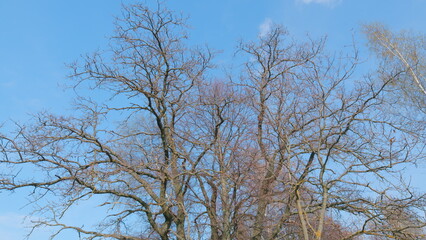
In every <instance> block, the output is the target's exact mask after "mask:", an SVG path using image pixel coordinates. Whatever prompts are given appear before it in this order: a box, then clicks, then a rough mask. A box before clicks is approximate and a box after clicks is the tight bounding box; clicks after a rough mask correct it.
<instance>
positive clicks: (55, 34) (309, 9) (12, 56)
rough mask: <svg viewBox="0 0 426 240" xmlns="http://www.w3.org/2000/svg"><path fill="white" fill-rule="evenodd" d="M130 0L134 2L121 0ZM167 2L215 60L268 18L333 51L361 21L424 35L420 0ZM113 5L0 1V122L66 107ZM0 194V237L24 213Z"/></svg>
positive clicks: (226, 56)
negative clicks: (77, 65) (75, 68)
mask: <svg viewBox="0 0 426 240" xmlns="http://www.w3.org/2000/svg"><path fill="white" fill-rule="evenodd" d="M131 2H136V1H130V0H129V1H124V0H123V1H122V3H125V4H127V3H131ZM147 2H152V0H151V1H149V0H148V1H147ZM168 5H169V6H170V8H171V9H173V10H176V11H178V12H182V13H183V14H184V15H187V16H189V25H190V26H191V29H190V30H189V31H190V34H191V37H192V41H194V42H195V43H198V44H205V43H207V44H208V45H209V46H210V47H212V48H213V49H218V50H223V51H224V53H223V54H222V55H219V57H218V60H217V61H219V62H226V63H228V62H230V61H231V60H232V58H231V55H232V53H233V52H234V50H235V46H236V45H237V42H238V41H239V40H254V39H255V38H256V36H257V35H258V34H259V33H261V31H262V30H265V29H267V28H268V25H269V24H270V23H272V22H275V23H278V24H282V25H284V26H285V27H287V29H288V30H289V31H290V33H292V34H294V35H295V36H296V37H299V38H303V37H304V36H305V34H306V33H310V34H311V35H312V36H314V37H317V36H322V35H327V36H328V39H329V44H330V46H331V47H333V48H336V49H338V48H339V47H342V46H344V45H347V44H351V39H352V35H353V34H355V36H356V38H357V39H358V41H359V42H360V47H364V46H363V45H362V42H363V39H362V38H359V37H360V34H359V27H360V24H362V23H369V22H382V23H384V24H385V25H387V26H389V27H390V28H391V29H395V30H400V29H409V30H413V31H415V32H423V33H426V14H425V12H426V0H403V1H401V0H263V1H260V0H215V1H212V0H174V1H172V0H170V1H169V3H168ZM120 8H121V2H120V1H116V0H73V1H58V0H37V1H29V0H25V1H24V0H13V1H6V0H0V102H1V104H0V122H5V121H9V120H10V119H12V120H17V121H26V120H27V119H28V118H29V116H28V114H31V113H35V112H37V111H41V110H48V111H52V112H55V113H62V112H64V111H66V110H67V109H70V102H71V97H72V92H71V91H64V89H63V88H62V87H61V86H63V85H64V84H66V81H67V80H66V77H65V76H66V75H67V74H68V70H67V68H66V66H65V65H66V64H67V63H71V62H72V61H74V60H77V59H78V58H79V56H80V55H84V54H85V53H90V52H93V51H95V50H97V49H103V48H105V47H106V46H107V44H108V36H110V35H111V34H112V32H113V17H114V16H117V15H119V13H120ZM365 56H366V57H368V55H367V54H366V55H365ZM421 171H423V170H421ZM417 172H420V170H418V171H417ZM414 176H417V177H418V176H420V175H419V173H417V175H414ZM415 178H416V177H415ZM414 182H417V185H419V186H421V184H420V181H414ZM424 190H426V187H425V188H424ZM0 199H1V200H0V236H1V239H4V240H17V239H22V237H21V236H22V234H23V233H24V232H22V228H21V224H20V222H21V221H22V218H23V217H24V216H25V215H26V214H27V213H28V212H29V210H30V209H29V208H24V209H21V207H23V206H24V204H25V202H26V200H25V198H24V195H22V194H18V195H9V194H2V195H1V198H0ZM37 234H38V235H34V237H33V238H30V239H47V238H46V234H45V232H43V231H42V232H40V233H37ZM61 239H66V236H63V237H62V238H61ZM69 239H75V236H74V237H71V236H69Z"/></svg>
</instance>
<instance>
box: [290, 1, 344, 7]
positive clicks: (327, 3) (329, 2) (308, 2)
mask: <svg viewBox="0 0 426 240" xmlns="http://www.w3.org/2000/svg"><path fill="white" fill-rule="evenodd" d="M297 1H298V2H301V3H305V4H310V3H318V4H324V5H329V6H333V5H336V4H338V3H340V2H341V1H342V0H297Z"/></svg>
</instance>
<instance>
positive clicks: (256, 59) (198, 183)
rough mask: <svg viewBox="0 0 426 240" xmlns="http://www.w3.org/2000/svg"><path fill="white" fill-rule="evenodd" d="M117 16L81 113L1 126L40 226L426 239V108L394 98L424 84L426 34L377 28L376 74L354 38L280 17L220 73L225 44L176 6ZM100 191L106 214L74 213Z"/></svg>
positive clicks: (10, 161) (85, 81) (92, 232)
mask: <svg viewBox="0 0 426 240" xmlns="http://www.w3.org/2000/svg"><path fill="white" fill-rule="evenodd" d="M116 27H117V28H116V35H115V36H113V37H112V38H111V48H110V49H107V50H105V51H103V52H98V53H94V54H90V55H87V56H86V57H85V58H82V59H81V60H80V61H79V62H77V63H75V64H73V65H72V66H71V69H72V74H71V76H70V78H71V80H72V83H73V84H74V85H73V86H74V88H75V89H76V91H77V92H78V93H79V94H78V96H77V97H76V110H75V112H74V113H73V114H72V115H71V116H57V115H52V114H49V113H45V112H43V113H39V114H37V115H35V117H34V119H33V121H32V122H31V123H29V124H23V125H19V124H18V125H17V128H16V132H15V133H3V134H2V135H1V136H0V137H1V144H0V150H1V153H2V157H1V158H0V165H1V166H2V168H1V169H2V171H1V175H0V190H2V191H14V190H17V189H21V188H30V189H31V190H32V193H31V194H32V196H33V197H34V200H33V202H32V205H33V206H34V208H35V210H36V212H35V213H36V214H38V215H39V216H42V217H41V218H39V219H37V220H34V227H35V228H37V227H45V226H48V227H51V228H53V229H55V230H56V232H55V234H54V235H53V236H52V237H55V236H56V235H57V234H59V233H60V232H61V231H65V230H73V231H75V232H76V233H77V234H78V236H79V237H80V238H82V239H121V240H130V239H134V240H141V239H163V240H165V239H212V240H215V239H217V240H219V239H253V240H260V239H327V240H333V239H422V238H424V237H425V234H424V231H423V228H424V226H425V220H426V219H425V218H424V215H423V213H424V206H425V205H424V204H425V202H424V195H423V193H416V192H414V191H413V189H412V188H411V187H410V185H409V183H407V182H406V178H405V177H404V173H405V172H404V168H405V167H408V166H410V165H413V164H416V163H417V162H418V161H423V160H424V157H425V156H424V150H423V149H424V145H425V144H424V143H425V126H426V125H425V124H424V112H423V111H422V109H421V108H420V109H419V108H417V110H415V109H414V108H407V105H405V104H403V103H404V102H403V101H402V100H401V101H400V99H398V98H395V96H396V95H398V94H400V93H401V89H402V90H404V91H405V93H407V95H410V94H409V93H408V90H409V91H411V89H414V90H412V91H415V92H416V93H413V94H412V95H416V96H417V95H418V94H417V93H418V92H419V93H420V94H421V93H422V92H424V91H423V90H424V89H423V88H424V85H423V84H424V79H423V75H422V71H423V65H422V64H421V63H422V61H423V58H422V57H423V55H419V54H418V53H420V52H421V51H414V50H413V49H415V50H417V49H423V48H424V45H422V43H423V41H417V38H416V39H412V38H402V40H401V38H397V37H394V35H392V33H390V32H389V31H388V30H385V28H382V27H380V26H378V25H370V26H367V27H366V28H365V29H366V33H367V36H368V37H369V39H370V40H371V46H372V48H373V49H374V50H375V51H376V52H377V53H378V56H379V57H380V58H381V59H380V60H381V61H383V63H384V64H378V66H377V69H376V71H374V72H369V73H364V72H362V71H363V69H365V68H362V67H360V65H361V63H362V61H363V60H361V59H359V55H358V49H357V48H356V47H355V46H354V47H353V48H351V49H352V50H350V51H346V52H343V53H334V52H330V51H329V50H328V49H327V42H326V39H323V38H320V39H304V40H303V41H300V40H295V39H293V38H292V37H291V35H290V33H288V32H287V31H286V30H285V28H283V27H282V26H279V25H276V26H274V27H273V28H271V30H270V31H269V32H268V33H266V34H263V35H261V36H259V38H258V39H257V40H256V41H244V42H242V43H240V44H239V51H238V53H237V54H239V56H241V59H244V62H243V63H242V64H241V65H238V66H239V67H237V71H230V72H232V73H234V72H236V74H230V75H229V76H228V77H215V75H214V74H215V73H217V72H218V71H219V70H218V69H219V68H218V67H217V64H214V57H215V51H214V50H211V49H209V48H202V47H198V46H193V45H191V44H190V42H189V41H188V40H187V38H188V37H187V34H186V31H187V30H188V28H187V26H186V24H185V20H184V18H182V17H181V16H180V15H178V14H176V13H174V12H173V11H170V10H168V9H167V8H166V7H165V6H164V5H163V4H160V3H159V4H158V5H157V6H156V7H155V8H148V7H146V6H145V5H143V4H136V5H130V6H127V7H125V8H124V10H123V16H122V18H121V19H119V20H118V22H117V24H116ZM220 76H222V75H220ZM401 79H403V80H401ZM409 85H410V86H409ZM81 89H83V90H81ZM407 111H411V112H410V114H411V116H407V115H406V114H402V113H406V112H407ZM414 115H415V117H413V116H414ZM29 171H33V172H35V174H31V175H29V174H28V172H29ZM89 199H95V200H96V201H100V205H101V206H103V207H107V209H108V211H107V212H106V216H105V218H100V219H99V222H97V224H96V225H94V226H80V225H73V224H69V223H66V222H64V221H63V216H66V215H67V214H69V212H70V211H71V210H70V209H71V208H73V207H74V206H77V205H78V204H79V203H80V202H84V201H87V200H89Z"/></svg>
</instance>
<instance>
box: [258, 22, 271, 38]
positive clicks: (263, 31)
mask: <svg viewBox="0 0 426 240" xmlns="http://www.w3.org/2000/svg"><path fill="white" fill-rule="evenodd" d="M272 24H273V23H272V20H271V19H270V18H266V19H265V20H264V21H263V23H262V24H260V26H259V36H260V37H264V36H266V35H267V34H268V33H269V32H270V31H271V28H272Z"/></svg>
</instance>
